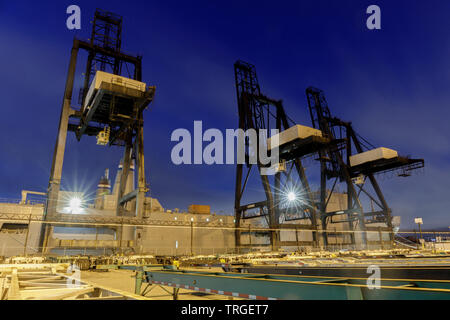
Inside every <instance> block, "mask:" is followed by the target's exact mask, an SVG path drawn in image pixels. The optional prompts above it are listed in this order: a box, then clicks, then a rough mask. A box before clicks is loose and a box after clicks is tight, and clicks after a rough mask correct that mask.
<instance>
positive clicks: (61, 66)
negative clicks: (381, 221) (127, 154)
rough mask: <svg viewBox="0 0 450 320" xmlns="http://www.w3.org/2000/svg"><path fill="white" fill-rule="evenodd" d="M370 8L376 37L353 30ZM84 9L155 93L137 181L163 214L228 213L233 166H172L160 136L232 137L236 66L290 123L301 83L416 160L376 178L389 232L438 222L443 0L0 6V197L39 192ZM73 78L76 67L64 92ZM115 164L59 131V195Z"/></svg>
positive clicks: (301, 118) (448, 170) (116, 152)
mask: <svg viewBox="0 0 450 320" xmlns="http://www.w3.org/2000/svg"><path fill="white" fill-rule="evenodd" d="M71 4H77V5H79V6H80V7H81V10H82V29H81V30H79V31H76V32H75V31H70V30H68V29H67V28H66V26H65V22H66V18H67V16H68V15H67V14H66V8H67V6H68V5H71ZM371 4H377V5H379V6H380V7H381V12H382V18H381V19H382V22H381V23H382V29H381V30H376V31H370V30H368V29H367V28H366V18H367V15H366V13H365V11H366V8H367V7H368V6H369V5H371ZM96 8H101V9H104V10H108V11H112V12H115V13H118V14H120V15H122V16H123V18H124V32H123V45H122V48H123V49H124V50H125V51H127V52H131V53H138V54H142V55H143V56H144V60H143V61H144V64H143V70H144V76H143V79H144V81H145V82H147V83H148V84H152V85H155V86H156V87H157V92H156V98H155V101H154V103H153V104H152V105H151V108H150V109H149V110H147V111H146V114H145V156H146V174H147V176H148V178H149V181H150V186H151V195H152V196H153V197H157V198H158V199H159V200H160V201H161V203H162V205H163V206H164V207H165V208H168V209H173V208H182V209H184V208H187V206H188V205H189V204H191V203H205V204H211V205H212V208H213V210H214V211H223V212H225V213H232V212H233V204H234V179H235V167H234V166H232V165H228V166H227V165H220V166H219V165H213V166H207V165H196V166H194V165H192V166H175V165H173V164H172V163H171V160H170V152H171V148H172V147H173V146H174V143H173V142H171V141H170V135H171V133H172V131H173V130H175V129H177V128H187V129H190V130H192V128H193V121H194V120H202V121H203V126H204V128H205V129H206V128H218V129H221V130H225V129H226V128H236V126H237V121H238V118H237V103H236V93H235V88H234V73H233V63H234V62H235V61H236V60H238V59H242V60H244V61H248V62H251V63H252V64H254V65H256V68H257V72H258V77H259V81H260V84H261V87H262V91H263V92H264V93H265V94H266V95H268V96H271V97H274V98H277V99H283V101H284V105H285V109H286V111H287V113H288V115H289V116H290V117H291V118H293V119H295V120H296V121H297V122H298V123H300V124H305V125H309V124H310V121H311V120H310V118H309V114H308V112H307V104H306V97H305V88H306V87H308V86H310V85H312V86H316V87H318V88H321V89H323V90H324V91H325V94H326V96H327V100H328V104H329V106H330V108H331V111H332V113H333V114H334V115H335V116H337V117H340V118H342V119H343V120H348V121H352V122H353V125H354V128H355V129H356V130H357V132H358V133H359V134H361V135H362V136H364V137H365V138H367V139H368V140H369V141H370V142H372V143H373V144H375V145H378V146H385V147H390V148H393V149H396V150H398V151H399V152H400V153H402V154H405V155H412V156H415V157H420V158H424V159H425V161H426V168H425V170H424V172H423V173H421V174H419V175H413V176H411V177H409V178H406V179H405V178H398V177H393V178H391V179H388V177H380V184H381V186H382V189H383V192H384V194H385V196H386V198H387V200H388V203H389V205H390V206H391V207H392V209H393V214H394V215H400V216H401V217H402V227H403V228H410V227H413V218H414V217H416V216H419V217H423V220H424V227H426V228H437V227H444V228H446V227H447V226H449V225H450V219H449V208H450V197H449V191H450V152H449V150H450V130H449V124H448V121H449V119H450V108H449V107H450V105H449V102H450V90H449V84H450V59H449V57H450V34H449V33H450V1H447V0H442V1H437V0H430V1H419V0H409V1H397V0H395V1H393V0H391V1H380V0H376V1H356V0H354V1H350V0H347V1H331V0H330V1H242V0H241V1H213V0H208V1H195V0H194V1H142V2H140V1H73V2H69V1H57V2H56V1H52V2H45V3H44V2H42V3H39V4H38V2H37V1H17V2H14V1H0V43H1V50H0V63H1V65H2V68H1V77H0V94H1V97H2V100H1V110H2V116H1V117H0V133H1V134H0V152H1V153H0V155H1V161H0V198H19V197H20V190H22V189H29V190H35V191H45V190H46V188H47V184H48V178H49V174H50V167H51V159H52V154H53V148H54V143H55V140H56V133H57V128H58V120H59V114H60V109H61V102H62V97H63V91H64V84H65V77H66V72H67V68H68V63H69V54H70V49H71V46H72V39H73V37H74V36H75V35H76V36H78V37H80V38H85V39H87V38H88V37H89V35H90V29H91V24H90V23H89V22H90V20H91V18H92V17H93V14H94V11H95V9H96ZM80 61H81V60H80ZM81 79H82V77H81V72H79V73H78V76H77V79H76V84H75V92H78V90H79V87H80V82H81ZM74 96H75V95H74ZM76 100H77V99H74V101H76ZM121 155H122V150H121V149H118V148H103V147H99V146H97V145H96V143H95V138H86V137H84V138H83V139H82V141H81V142H80V143H77V142H76V139H75V137H74V135H73V133H70V134H69V138H68V147H67V148H66V158H65V163H64V171H63V187H64V188H66V189H79V190H91V191H92V190H95V186H96V184H97V182H98V179H99V178H100V176H101V175H102V173H103V170H104V169H105V168H107V167H109V168H111V172H112V174H113V176H114V174H115V168H116V166H117V164H118V161H119V159H120V157H121ZM310 170H315V169H313V168H311V169H310ZM307 171H308V168H307ZM312 176H313V177H314V174H312ZM316 176H317V175H316ZM311 184H312V185H313V187H317V184H318V181H315V182H314V181H311ZM255 188H256V186H255ZM255 190H256V189H255ZM261 191H262V190H261ZM258 192H259V191H258ZM261 197H262V194H261ZM261 200H262V198H261Z"/></svg>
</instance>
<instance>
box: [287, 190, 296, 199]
mask: <svg viewBox="0 0 450 320" xmlns="http://www.w3.org/2000/svg"><path fill="white" fill-rule="evenodd" d="M296 198H297V196H296V195H295V193H294V192H289V193H288V200H289V201H294V200H295V199H296Z"/></svg>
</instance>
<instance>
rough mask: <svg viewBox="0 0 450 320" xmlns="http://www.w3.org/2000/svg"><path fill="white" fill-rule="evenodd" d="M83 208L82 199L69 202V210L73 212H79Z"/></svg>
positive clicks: (73, 199)
mask: <svg viewBox="0 0 450 320" xmlns="http://www.w3.org/2000/svg"><path fill="white" fill-rule="evenodd" d="M80 207H81V199H79V198H72V199H70V201H69V208H70V210H71V211H76V210H79V209H80Z"/></svg>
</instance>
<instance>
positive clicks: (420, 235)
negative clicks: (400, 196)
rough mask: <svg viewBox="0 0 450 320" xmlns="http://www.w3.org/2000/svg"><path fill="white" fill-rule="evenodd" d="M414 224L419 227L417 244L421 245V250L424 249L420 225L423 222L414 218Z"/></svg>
mask: <svg viewBox="0 0 450 320" xmlns="http://www.w3.org/2000/svg"><path fill="white" fill-rule="evenodd" d="M414 222H415V223H417V224H418V225H419V237H420V238H419V242H420V243H421V244H422V249H424V245H425V244H424V241H423V237H422V228H421V226H422V224H423V220H422V218H415V219H414Z"/></svg>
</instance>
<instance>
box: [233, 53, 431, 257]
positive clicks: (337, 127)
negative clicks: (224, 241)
mask: <svg viewBox="0 0 450 320" xmlns="http://www.w3.org/2000/svg"><path fill="white" fill-rule="evenodd" d="M234 71H235V80H236V93H237V101H238V112H239V128H240V129H242V130H248V129H255V130H260V129H278V130H279V131H280V132H281V133H280V135H279V136H280V137H281V135H282V134H283V131H284V132H287V129H289V130H290V131H291V133H292V130H297V129H296V128H294V127H295V126H298V125H295V123H294V122H293V121H292V120H291V119H290V118H289V117H288V116H287V115H286V113H285V111H284V108H283V104H282V101H281V100H274V99H271V98H269V97H267V96H265V95H263V94H262V93H261V89H260V86H259V83H258V79H257V76H256V70H255V67H254V66H253V65H251V64H249V63H246V62H242V61H238V62H236V63H235V65H234ZM306 96H307V101H308V107H309V112H310V115H311V121H312V127H313V128H314V129H316V132H318V134H315V133H314V134H311V135H308V136H305V137H304V138H296V139H294V140H292V141H288V142H286V143H284V144H282V145H281V144H280V146H279V159H280V165H279V166H277V168H278V169H279V168H282V169H281V170H276V173H275V175H273V176H268V175H266V174H262V169H264V168H265V165H263V164H262V163H261V161H259V158H258V162H257V165H256V167H257V170H258V171H259V179H260V180H261V183H262V187H263V190H264V194H265V199H263V200H262V201H259V202H253V203H249V204H242V200H243V195H244V193H245V190H246V186H247V185H248V183H249V179H250V171H251V170H252V168H253V167H254V166H255V165H252V164H251V163H249V161H248V159H249V153H250V146H249V140H248V139H246V140H245V146H246V148H245V152H246V163H244V164H239V163H238V164H237V170H236V186H235V217H236V220H235V225H236V231H235V241H236V247H237V248H241V247H242V246H243V245H242V243H241V229H240V221H241V219H250V218H259V217H266V218H267V225H268V233H269V235H270V243H271V245H272V248H273V249H274V250H276V249H278V248H279V247H280V246H296V245H298V244H299V243H300V244H302V245H310V246H323V247H325V248H326V247H327V246H328V233H329V231H328V230H327V229H328V226H329V225H330V224H333V223H346V224H347V225H348V228H347V229H348V230H349V231H350V232H349V233H347V234H348V237H344V238H346V239H347V238H349V242H347V243H345V244H349V245H355V244H356V242H358V243H359V245H360V248H364V247H365V245H366V244H367V234H366V232H367V231H378V232H381V230H382V231H385V232H388V233H389V234H390V239H389V242H392V239H393V234H392V217H391V209H390V208H389V207H388V204H387V202H386V200H385V198H384V196H383V193H382V191H381V188H380V186H379V185H378V183H377V180H376V178H375V174H377V173H382V172H387V171H391V170H401V174H399V175H400V176H408V175H409V172H411V171H412V170H415V169H417V168H421V167H423V166H424V160H423V159H410V158H408V157H403V156H395V157H391V158H389V159H378V160H376V161H368V162H364V163H360V164H358V165H352V164H351V159H352V156H354V155H355V154H359V155H361V154H363V152H364V151H365V150H372V149H375V147H373V146H372V145H370V144H369V143H368V142H367V140H365V139H363V138H362V137H361V136H359V135H358V134H357V133H356V132H355V130H354V129H353V127H352V124H351V122H345V121H342V120H340V119H338V118H336V117H333V116H332V115H331V112H330V109H329V107H328V104H327V102H326V99H325V95H324V93H323V92H322V91H321V90H319V89H316V88H313V87H309V88H308V89H307V90H306ZM300 127H301V126H300ZM300 129H301V128H300ZM300 129H299V130H300ZM304 129H305V130H309V129H308V128H307V127H304ZM301 130H303V129H301ZM289 135H291V134H289ZM254 152H255V153H256V154H257V155H258V157H259V152H257V151H254ZM311 156H317V159H316V160H318V162H319V163H320V189H319V192H318V196H317V193H315V192H312V191H311V189H310V186H309V182H308V179H307V177H306V175H305V170H304V167H303V165H302V159H304V158H305V157H311ZM244 173H245V174H244ZM329 181H332V186H331V188H329V187H330V185H329V184H328V182H329ZM338 184H343V185H345V188H346V194H347V206H346V208H345V209H344V210H341V209H340V210H338V211H334V212H329V211H327V206H328V204H329V201H330V199H331V197H332V195H333V192H334V191H335V189H336V186H337V185H338ZM292 190H293V191H294V192H295V193H296V194H300V195H301V202H300V203H295V201H294V202H290V201H285V199H284V198H286V197H288V198H289V197H290V195H289V194H288V192H289V191H292ZM362 194H364V195H365V196H366V197H367V198H368V199H369V201H370V202H371V204H372V206H371V210H364V208H363V207H364V205H363V203H362V201H361V198H362ZM288 200H289V199H288ZM374 204H375V205H374ZM375 206H376V207H377V208H375ZM255 209H257V210H258V211H259V212H257V213H256V214H248V212H251V211H254V210H255ZM292 213H294V215H293V216H294V218H291V219H288V217H289V216H292ZM337 216H340V217H339V219H336V217H337ZM342 217H343V219H342ZM333 218H334V219H333ZM287 220H294V221H299V220H302V221H301V222H302V223H298V224H294V223H292V221H289V223H288V224H285V223H284V222H286V221H287ZM305 221H307V222H308V223H305ZM374 223H376V224H378V227H373V228H372V227H370V226H368V225H370V224H374ZM319 224H320V228H319ZM380 224H382V225H384V227H380ZM286 228H288V229H301V230H310V231H311V233H312V241H300V242H299V241H294V242H295V243H292V241H281V239H280V230H283V229H286ZM319 234H321V235H322V236H321V237H320V238H322V241H320V239H319ZM356 237H359V238H358V239H356ZM380 241H383V240H382V236H381V234H380Z"/></svg>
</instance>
